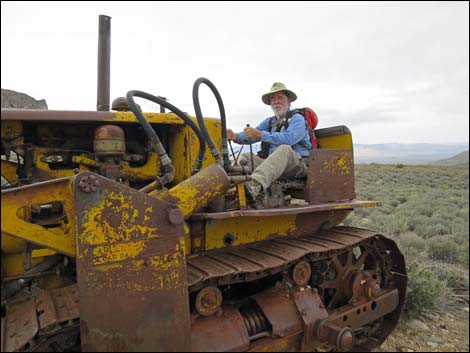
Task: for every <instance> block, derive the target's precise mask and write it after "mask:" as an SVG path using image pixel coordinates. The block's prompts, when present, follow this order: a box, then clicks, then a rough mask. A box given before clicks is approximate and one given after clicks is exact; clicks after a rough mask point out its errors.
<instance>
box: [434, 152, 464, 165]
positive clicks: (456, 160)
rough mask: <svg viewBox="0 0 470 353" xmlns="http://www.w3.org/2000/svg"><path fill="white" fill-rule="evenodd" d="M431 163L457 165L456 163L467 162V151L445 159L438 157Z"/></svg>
mask: <svg viewBox="0 0 470 353" xmlns="http://www.w3.org/2000/svg"><path fill="white" fill-rule="evenodd" d="M432 164H437V165H458V164H468V151H465V152H462V153H459V154H458V155H456V156H453V157H451V158H446V159H440V160H438V161H436V162H434V163H432Z"/></svg>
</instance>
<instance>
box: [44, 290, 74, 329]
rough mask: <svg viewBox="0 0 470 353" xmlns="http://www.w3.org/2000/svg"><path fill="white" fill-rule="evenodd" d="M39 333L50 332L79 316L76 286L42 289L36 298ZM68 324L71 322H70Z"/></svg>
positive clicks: (61, 327)
mask: <svg viewBox="0 0 470 353" xmlns="http://www.w3.org/2000/svg"><path fill="white" fill-rule="evenodd" d="M35 301H36V311H37V312H38V319H39V326H40V329H41V334H45V333H47V334H52V333H54V332H55V331H60V330H62V329H63V328H64V323H69V322H70V321H73V320H76V319H78V318H79V317H80V311H79V294H78V286H77V285H76V284H73V285H71V286H68V287H64V288H59V289H51V290H43V291H42V292H40V293H39V294H38V295H37V296H36V298H35ZM70 324H72V323H71V322H70Z"/></svg>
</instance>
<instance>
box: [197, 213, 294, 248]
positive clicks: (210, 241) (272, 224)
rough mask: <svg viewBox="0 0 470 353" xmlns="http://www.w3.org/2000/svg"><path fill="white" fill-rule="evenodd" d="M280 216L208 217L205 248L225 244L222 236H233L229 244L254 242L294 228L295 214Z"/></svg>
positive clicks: (221, 246) (291, 230)
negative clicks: (219, 218)
mask: <svg viewBox="0 0 470 353" xmlns="http://www.w3.org/2000/svg"><path fill="white" fill-rule="evenodd" d="M280 218H281V217H235V218H226V219H221V220H218V219H210V220H208V221H207V223H206V228H205V234H206V238H205V241H206V246H205V249H206V250H212V249H220V248H223V247H224V246H225V244H224V236H225V235H227V234H230V235H231V236H232V237H233V242H232V243H231V246H238V245H242V244H250V243H255V242H257V241H261V240H266V239H269V238H271V237H274V236H281V237H282V236H286V235H287V234H288V233H289V232H293V231H295V230H296V228H297V226H296V218H297V215H296V214H292V215H285V216H282V220H281V219H280Z"/></svg>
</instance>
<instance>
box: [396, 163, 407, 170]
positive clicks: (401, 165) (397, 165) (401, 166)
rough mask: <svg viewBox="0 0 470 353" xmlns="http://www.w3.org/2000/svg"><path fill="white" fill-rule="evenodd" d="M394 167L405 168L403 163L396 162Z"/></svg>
mask: <svg viewBox="0 0 470 353" xmlns="http://www.w3.org/2000/svg"><path fill="white" fill-rule="evenodd" d="M395 168H398V169H401V168H405V165H404V164H402V163H398V164H396V165H395Z"/></svg>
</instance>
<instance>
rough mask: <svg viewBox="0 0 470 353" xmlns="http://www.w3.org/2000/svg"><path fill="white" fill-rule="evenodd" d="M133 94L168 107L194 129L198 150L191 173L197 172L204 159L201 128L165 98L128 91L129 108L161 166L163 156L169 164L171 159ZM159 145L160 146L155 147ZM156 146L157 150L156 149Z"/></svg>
mask: <svg viewBox="0 0 470 353" xmlns="http://www.w3.org/2000/svg"><path fill="white" fill-rule="evenodd" d="M134 96H137V97H141V98H145V99H148V100H150V101H152V102H155V103H157V104H160V105H161V106H164V107H165V108H168V109H169V110H170V111H172V112H173V113H175V114H176V115H177V116H178V117H180V118H181V119H183V121H184V122H185V123H186V124H188V125H189V127H190V128H191V129H192V130H193V131H194V133H195V134H196V136H197V138H198V140H199V152H198V155H197V159H196V163H195V165H194V169H193V172H192V173H193V174H195V173H197V172H198V171H199V170H201V166H202V162H203V161H204V154H205V152H206V144H205V142H204V137H203V135H202V133H201V130H199V128H198V126H197V125H196V124H195V123H194V122H193V121H192V120H191V118H189V117H188V116H187V115H186V114H185V113H183V112H182V111H181V110H180V109H178V108H177V107H175V106H174V105H172V104H171V103H168V102H167V101H166V100H164V99H163V98H161V97H157V96H154V95H151V94H149V93H145V92H142V91H135V90H134V91H129V92H128V93H127V103H128V104H129V108H130V109H131V110H132V112H133V113H134V114H135V116H136V117H137V119H138V120H139V122H140V124H141V125H142V127H143V128H144V131H145V132H146V133H147V135H148V137H149V138H150V144H151V146H152V148H155V149H154V150H155V151H156V152H157V153H158V155H159V156H160V158H161V160H162V167H163V165H164V163H163V158H165V159H168V160H169V161H170V164H171V159H170V158H169V157H168V156H167V154H166V151H165V149H164V148H163V145H162V144H161V142H160V140H159V138H158V136H157V134H156V133H155V131H154V130H153V128H152V126H150V124H149V122H148V121H147V119H145V117H144V116H143V115H142V113H141V112H140V109H138V108H137V105H136V104H135V102H134ZM157 145H159V146H160V147H157ZM157 148H158V150H157ZM161 152H163V153H164V155H162V154H160V153H161Z"/></svg>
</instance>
